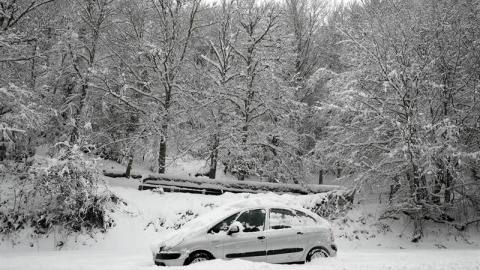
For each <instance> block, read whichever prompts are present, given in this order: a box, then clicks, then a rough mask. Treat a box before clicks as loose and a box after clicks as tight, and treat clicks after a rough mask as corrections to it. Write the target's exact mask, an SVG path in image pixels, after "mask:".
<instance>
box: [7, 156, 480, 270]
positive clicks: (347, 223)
mask: <svg viewBox="0 0 480 270" xmlns="http://www.w3.org/2000/svg"><path fill="white" fill-rule="evenodd" d="M103 166H104V167H108V169H117V168H116V167H115V164H113V163H107V164H103ZM139 173H141V174H144V172H143V171H141V170H140V171H139ZM109 182H110V185H111V190H112V192H114V193H115V194H116V196H118V197H119V198H120V199H121V200H122V201H123V202H122V203H120V204H119V205H116V206H115V207H114V211H113V212H112V213H110V216H111V218H112V219H113V220H114V223H113V226H112V228H110V229H109V231H108V233H107V234H100V233H99V234H96V235H94V236H85V235H70V236H69V237H66V236H64V235H62V234H61V232H58V233H54V234H50V235H49V236H48V238H45V237H40V238H38V237H35V236H33V235H32V234H30V233H29V231H27V230H26V231H24V232H23V233H22V234H20V235H17V236H12V237H8V238H7V237H3V238H2V239H1V240H2V241H0V270H7V269H45V270H49V269H71V270H74V269H92V270H96V269H98V270H100V269H102V270H104V269H116V270H121V269H158V268H159V267H157V266H155V265H154V264H153V261H152V255H151V252H150V245H151V244H152V243H154V242H155V241H157V240H158V239H160V238H162V237H164V236H165V235H166V234H167V233H169V232H171V231H173V230H174V229H175V228H177V227H178V226H180V225H181V224H183V223H184V222H186V221H188V220H190V219H192V218H194V216H195V215H202V214H203V213H206V212H208V211H209V210H210V209H211V208H212V207H215V206H219V205H222V204H224V203H226V202H229V201H233V200H238V199H242V198H254V197H257V196H260V197H262V198H265V197H270V198H271V199H281V200H282V201H284V202H290V203H296V204H300V205H303V206H307V207H308V206H309V205H312V204H314V203H315V202H316V201H317V200H319V199H321V196H322V195H306V196H302V195H296V196H294V195H282V196H279V195H275V194H228V193H227V194H224V195H221V196H206V195H200V194H184V193H166V194H161V193H158V192H152V191H138V190H137V187H138V184H139V180H134V179H125V178H116V179H109ZM365 202H366V203H362V204H358V205H356V206H355V209H353V210H352V211H351V213H349V214H348V215H347V216H346V217H345V218H340V219H337V220H336V221H335V222H334V227H335V235H336V238H337V244H338V247H339V253H338V257H336V258H328V259H323V260H317V261H314V262H312V263H310V264H306V265H271V264H266V263H253V262H248V261H242V260H232V261H221V260H215V261H209V262H205V263H200V264H196V265H191V266H186V267H183V268H182V269H208V270H211V269H229V270H237V269H238V270H246V269H262V270H271V269H298V270H309V269H319V268H323V269H329V270H335V269H360V270H361V269H368V270H374V269H382V270H385V269H448V270H452V269H455V270H457V269H480V237H478V236H479V235H480V234H479V232H478V229H475V228H474V229H472V230H471V231H470V233H471V236H470V237H469V238H468V239H463V238H461V237H455V236H454V235H452V233H451V232H449V231H448V230H445V229H444V228H443V229H442V228H436V227H432V228H431V229H430V230H429V231H427V232H426V235H427V238H425V239H422V241H421V242H419V243H412V242H411V241H410V239H411V238H410V236H411V235H409V228H410V226H409V224H408V223H404V222H402V221H393V220H385V221H382V222H381V223H379V222H376V223H375V222H374V220H375V219H376V217H375V215H376V213H377V212H378V211H377V210H378V209H376V207H377V205H378V203H377V204H375V203H369V202H368V201H365ZM59 242H61V243H62V244H61V245H59V244H58V243H59ZM55 250H56V251H55Z"/></svg>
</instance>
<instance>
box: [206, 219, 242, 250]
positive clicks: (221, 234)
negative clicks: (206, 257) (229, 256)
mask: <svg viewBox="0 0 480 270" xmlns="http://www.w3.org/2000/svg"><path fill="white" fill-rule="evenodd" d="M238 214H239V213H235V214H233V215H231V216H229V217H227V218H225V219H224V220H222V221H220V222H219V223H217V224H216V225H215V226H213V227H212V228H210V229H209V230H208V232H207V238H206V239H207V243H205V245H206V246H207V247H208V248H207V249H208V250H209V251H210V252H212V254H213V256H214V257H215V258H217V259H225V254H224V248H223V246H224V241H225V239H226V238H228V237H230V236H228V235H227V231H228V227H229V226H230V225H231V224H232V223H233V221H235V219H236V217H237V216H238Z"/></svg>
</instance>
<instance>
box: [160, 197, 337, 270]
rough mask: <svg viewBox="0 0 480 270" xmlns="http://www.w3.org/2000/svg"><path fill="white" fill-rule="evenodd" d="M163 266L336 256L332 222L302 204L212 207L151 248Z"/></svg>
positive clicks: (256, 202) (254, 203) (248, 203)
mask: <svg viewBox="0 0 480 270" xmlns="http://www.w3.org/2000/svg"><path fill="white" fill-rule="evenodd" d="M152 253H153V260H154V262H155V264H156V265H159V266H180V265H188V264H192V263H197V262H201V261H206V260H212V259H226V260H228V259H234V258H240V259H246V260H251V261H259V262H269V263H304V262H309V261H310V260H312V259H314V258H320V257H330V256H336V254H337V246H336V245H335V239H334V237H333V230H332V227H331V225H330V224H329V222H328V221H326V220H325V219H323V218H321V217H319V216H318V215H316V214H314V213H312V212H310V211H308V210H306V209H303V208H302V207H297V206H291V205H286V204H284V203H281V202H270V201H266V200H261V199H249V200H245V201H241V202H237V203H232V204H229V205H225V206H222V207H219V208H216V209H214V210H212V211H211V212H209V213H207V214H204V215H201V216H200V217H198V218H196V219H193V220H192V221H190V222H187V223H186V224H185V225H184V226H183V227H182V228H181V229H180V230H178V231H175V232H173V233H172V234H171V235H168V236H167V237H166V238H165V240H163V241H160V242H159V243H158V244H156V245H153V246H152Z"/></svg>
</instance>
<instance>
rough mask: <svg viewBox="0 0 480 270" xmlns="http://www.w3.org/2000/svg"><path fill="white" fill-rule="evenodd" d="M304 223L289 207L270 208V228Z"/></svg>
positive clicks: (278, 228) (275, 228) (295, 225)
mask: <svg viewBox="0 0 480 270" xmlns="http://www.w3.org/2000/svg"><path fill="white" fill-rule="evenodd" d="M301 224H302V223H301V222H300V220H299V218H298V217H297V216H296V215H295V214H294V213H293V212H292V211H290V210H288V209H281V208H272V209H270V228H271V229H274V230H280V229H287V228H293V227H298V226H300V225H301Z"/></svg>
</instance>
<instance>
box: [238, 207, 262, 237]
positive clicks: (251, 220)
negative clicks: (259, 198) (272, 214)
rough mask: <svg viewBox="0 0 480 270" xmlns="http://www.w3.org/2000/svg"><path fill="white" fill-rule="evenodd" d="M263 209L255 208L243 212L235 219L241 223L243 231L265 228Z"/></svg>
mask: <svg viewBox="0 0 480 270" xmlns="http://www.w3.org/2000/svg"><path fill="white" fill-rule="evenodd" d="M265 213H266V211H265V209H255V210H249V211H245V212H243V213H242V214H241V215H240V216H239V217H238V219H237V221H238V222H240V223H241V224H242V225H243V231H244V232H258V231H263V230H265Z"/></svg>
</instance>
